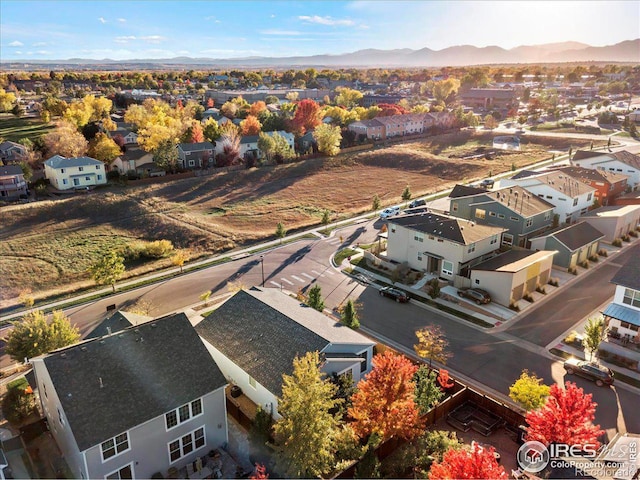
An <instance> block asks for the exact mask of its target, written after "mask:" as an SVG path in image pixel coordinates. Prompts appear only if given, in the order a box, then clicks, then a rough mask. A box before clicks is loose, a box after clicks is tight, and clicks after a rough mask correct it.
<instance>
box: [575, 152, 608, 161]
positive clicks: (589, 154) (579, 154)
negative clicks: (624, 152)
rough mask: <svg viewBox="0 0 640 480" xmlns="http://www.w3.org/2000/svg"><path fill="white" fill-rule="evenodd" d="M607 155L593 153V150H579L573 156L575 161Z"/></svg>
mask: <svg viewBox="0 0 640 480" xmlns="http://www.w3.org/2000/svg"><path fill="white" fill-rule="evenodd" d="M606 155H607V154H606V153H604V152H593V151H591V150H578V151H577V152H576V153H575V155H574V156H573V160H583V159H585V158H594V157H602V156H606Z"/></svg>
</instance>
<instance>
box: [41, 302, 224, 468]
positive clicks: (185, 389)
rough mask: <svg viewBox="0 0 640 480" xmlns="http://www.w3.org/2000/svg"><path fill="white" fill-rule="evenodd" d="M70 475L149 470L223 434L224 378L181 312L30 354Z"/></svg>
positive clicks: (181, 459)
mask: <svg viewBox="0 0 640 480" xmlns="http://www.w3.org/2000/svg"><path fill="white" fill-rule="evenodd" d="M31 364H32V365H33V369H34V373H35V379H36V385H37V388H38V392H39V397H40V401H41V403H42V410H43V411H44V414H45V415H46V417H47V421H48V424H49V429H50V431H51V434H52V435H53V437H54V439H55V440H56V442H57V444H58V446H59V447H60V450H61V452H62V454H63V455H64V458H65V460H66V462H67V464H68V465H69V468H70V469H71V471H72V472H73V474H74V477H75V478H85V479H89V478H155V477H153V476H154V474H156V473H160V474H161V475H164V476H165V477H166V474H167V471H168V470H169V469H170V468H172V467H174V468H176V469H179V468H182V467H184V466H186V465H187V464H188V463H189V462H193V461H194V460H195V459H196V458H198V457H202V456H204V455H206V454H207V453H208V452H209V451H210V450H212V449H215V448H217V447H219V446H221V445H223V444H224V443H226V442H227V441H228V435H227V417H226V405H225V394H224V389H225V387H226V385H227V381H226V379H225V378H224V376H223V375H222V372H221V371H220V369H219V368H218V366H217V365H216V363H215V361H214V360H213V359H212V358H211V355H210V354H209V352H208V351H207V349H206V348H205V346H204V345H203V343H202V341H201V340H200V337H199V336H198V334H197V333H196V331H195V330H194V328H193V326H192V325H191V323H190V322H189V319H188V318H187V317H186V315H184V314H175V315H170V316H167V317H163V318H158V319H156V320H152V321H150V322H147V323H143V324H140V325H136V326H132V327H130V328H127V329H124V330H122V331H119V332H117V333H112V334H110V335H106V336H102V337H98V338H93V339H91V340H86V341H84V342H81V343H79V344H76V345H72V346H70V347H66V348H62V349H59V350H56V351H54V352H51V353H49V354H47V355H42V356H39V357H36V358H33V359H31Z"/></svg>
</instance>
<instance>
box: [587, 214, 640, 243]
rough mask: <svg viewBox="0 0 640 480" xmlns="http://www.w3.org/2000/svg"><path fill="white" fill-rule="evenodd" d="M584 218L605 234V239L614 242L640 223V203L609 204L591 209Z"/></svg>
mask: <svg viewBox="0 0 640 480" xmlns="http://www.w3.org/2000/svg"><path fill="white" fill-rule="evenodd" d="M582 219H583V220H584V221H585V222H587V223H589V224H590V225H591V226H593V227H595V228H597V229H598V230H600V231H601V232H602V233H603V234H604V239H603V240H604V241H606V242H613V241H614V240H615V239H616V238H620V237H622V236H623V235H627V234H628V233H629V232H630V231H631V230H635V229H636V228H637V227H638V225H640V205H609V206H607V207H600V208H597V209H595V210H591V211H590V212H589V213H588V214H587V215H585V216H584V217H582Z"/></svg>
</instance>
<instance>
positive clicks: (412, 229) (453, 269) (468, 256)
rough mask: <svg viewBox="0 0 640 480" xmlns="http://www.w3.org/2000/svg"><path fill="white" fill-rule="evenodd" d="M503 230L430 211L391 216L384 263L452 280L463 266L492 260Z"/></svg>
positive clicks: (498, 246) (504, 229)
mask: <svg viewBox="0 0 640 480" xmlns="http://www.w3.org/2000/svg"><path fill="white" fill-rule="evenodd" d="M506 230H507V229H506V228H502V227H494V226H491V225H480V224H478V223H476V222H472V221H469V220H465V219H462V218H456V217H450V216H445V215H439V214H436V213H431V212H428V213H418V214H413V215H401V216H397V217H392V218H390V219H389V220H388V230H387V233H388V237H387V238H388V240H387V260H390V261H392V262H396V263H398V264H401V263H405V262H406V264H407V265H408V266H409V267H411V268H413V269H415V270H420V271H426V272H428V273H434V274H437V275H438V276H439V277H441V278H445V279H447V280H452V279H453V278H454V276H455V275H459V274H460V273H461V272H462V271H463V270H464V269H465V268H466V267H469V266H471V265H473V264H475V263H479V262H481V261H483V260H485V259H487V258H490V257H492V256H493V255H494V254H495V252H496V251H497V250H498V249H499V248H500V244H501V238H500V237H501V236H502V234H503V232H505V231H506Z"/></svg>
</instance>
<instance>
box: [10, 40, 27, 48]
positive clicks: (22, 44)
mask: <svg viewBox="0 0 640 480" xmlns="http://www.w3.org/2000/svg"><path fill="white" fill-rule="evenodd" d="M9 46H10V47H22V46H24V43H22V42H19V41H18V40H14V41H13V42H11V43H10V44H9Z"/></svg>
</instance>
